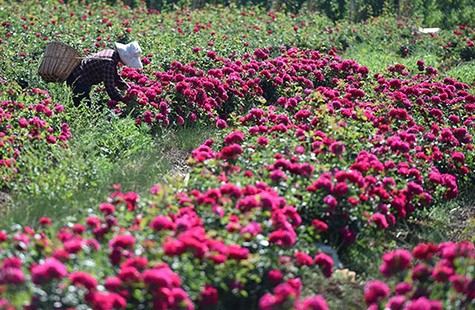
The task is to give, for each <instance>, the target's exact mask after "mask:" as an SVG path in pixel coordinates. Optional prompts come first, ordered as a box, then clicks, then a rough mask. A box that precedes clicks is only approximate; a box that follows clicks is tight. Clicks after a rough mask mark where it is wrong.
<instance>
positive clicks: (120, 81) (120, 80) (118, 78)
mask: <svg viewBox="0 0 475 310" xmlns="http://www.w3.org/2000/svg"><path fill="white" fill-rule="evenodd" d="M115 81H116V84H117V87H118V88H119V89H120V90H126V89H128V88H129V85H128V84H127V82H125V81H124V79H123V78H122V77H121V76H120V75H119V74H118V73H117V71H116V73H115Z"/></svg>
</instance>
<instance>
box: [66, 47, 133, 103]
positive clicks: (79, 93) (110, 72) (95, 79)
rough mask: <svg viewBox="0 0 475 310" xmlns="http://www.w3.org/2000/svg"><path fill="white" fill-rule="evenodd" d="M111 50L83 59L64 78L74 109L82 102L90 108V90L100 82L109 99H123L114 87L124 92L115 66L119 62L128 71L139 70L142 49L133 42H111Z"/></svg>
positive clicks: (124, 85) (125, 87)
mask: <svg viewBox="0 0 475 310" xmlns="http://www.w3.org/2000/svg"><path fill="white" fill-rule="evenodd" d="M115 47H116V48H115V49H107V50H103V51H100V52H99V53H96V54H93V55H91V56H90V57H87V58H85V59H83V60H82V61H81V63H80V64H79V65H78V66H77V67H76V69H74V71H73V72H72V73H71V74H70V75H69V77H68V78H67V80H66V84H67V85H68V86H70V87H71V88H72V91H73V102H74V105H75V106H76V107H78V106H79V105H80V104H81V102H82V101H83V100H85V103H86V105H87V106H90V105H91V97H90V92H91V87H92V85H96V84H99V83H101V82H104V86H105V88H106V91H107V94H108V95H109V97H110V98H111V99H112V100H115V101H123V99H124V97H123V96H122V95H121V94H120V93H119V92H118V91H117V89H116V88H115V87H116V85H117V87H118V88H119V89H120V90H126V89H127V88H128V85H127V83H126V82H125V81H124V80H123V79H122V78H121V77H120V76H119V74H118V72H117V69H118V64H119V62H120V63H122V64H124V65H126V66H127V67H129V68H133V69H142V62H141V61H140V54H141V53H142V49H141V48H140V46H139V44H138V43H137V42H136V41H134V42H131V43H129V44H121V43H115Z"/></svg>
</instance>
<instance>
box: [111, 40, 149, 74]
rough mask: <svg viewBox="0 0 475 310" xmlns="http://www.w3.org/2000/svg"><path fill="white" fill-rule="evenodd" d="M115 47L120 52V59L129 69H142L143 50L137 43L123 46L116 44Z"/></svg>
mask: <svg viewBox="0 0 475 310" xmlns="http://www.w3.org/2000/svg"><path fill="white" fill-rule="evenodd" d="M115 47H116V48H117V51H118V52H119V56H120V59H121V60H122V61H123V62H124V64H125V65H126V66H127V67H129V68H134V69H142V68H143V67H142V62H141V61H140V54H141V53H142V49H141V48H140V46H139V44H138V43H137V41H134V42H131V43H129V44H121V43H118V42H116V43H115Z"/></svg>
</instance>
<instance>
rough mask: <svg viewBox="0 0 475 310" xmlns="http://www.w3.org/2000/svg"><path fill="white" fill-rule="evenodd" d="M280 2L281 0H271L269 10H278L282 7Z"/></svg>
mask: <svg viewBox="0 0 475 310" xmlns="http://www.w3.org/2000/svg"><path fill="white" fill-rule="evenodd" d="M282 2H283V0H271V2H270V7H269V11H271V12H275V11H278V10H280V8H281V7H282Z"/></svg>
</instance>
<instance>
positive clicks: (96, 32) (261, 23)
mask: <svg viewBox="0 0 475 310" xmlns="http://www.w3.org/2000/svg"><path fill="white" fill-rule="evenodd" d="M33 10H34V11H35V12H36V14H35V15H29V14H28V13H27V12H30V11H33ZM416 24H417V21H416V20H406V19H401V20H397V19H395V18H392V17H379V18H375V19H372V20H369V21H366V22H365V23H363V24H346V23H342V24H336V25H335V24H333V23H332V22H331V21H330V20H328V19H327V18H324V17H322V16H318V15H316V14H308V13H300V14H284V13H280V12H276V13H268V12H266V11H261V10H259V9H257V8H256V9H255V10H249V9H242V10H241V9H237V8H222V7H216V8H213V7H208V8H207V9H206V10H202V11H190V10H188V9H185V8H184V9H181V10H178V11H175V12H158V11H155V10H148V9H146V8H145V7H139V8H136V9H134V10H131V9H130V8H128V7H127V6H123V7H119V6H110V5H106V4H103V3H100V2H98V3H94V4H90V5H83V4H81V3H76V2H74V3H69V4H61V3H57V2H56V1H46V2H43V3H41V4H40V3H37V2H32V1H24V2H22V3H18V5H16V6H15V8H13V9H12V10H11V11H10V12H9V13H8V15H5V16H4V20H2V21H1V26H0V50H1V51H2V55H4V57H5V58H4V59H2V61H0V71H1V72H2V76H5V77H10V78H9V79H10V80H11V81H14V80H17V81H19V82H20V84H21V85H28V84H29V85H30V86H33V87H40V85H39V83H40V82H39V77H37V76H35V73H36V69H37V67H38V63H39V61H40V59H41V55H42V51H43V50H44V47H45V44H46V43H47V42H49V41H51V40H59V41H62V42H65V43H68V44H70V45H72V46H74V47H76V48H77V49H78V50H79V51H81V52H83V53H84V54H85V55H88V54H91V53H93V52H96V51H98V50H100V49H103V48H106V47H109V48H111V47H113V42H115V41H121V42H126V41H127V42H128V41H130V40H131V38H134V39H138V41H139V42H140V43H141V45H142V46H143V49H144V51H146V53H147V54H149V58H151V59H152V60H155V61H154V62H152V64H151V65H150V67H152V69H157V68H158V67H159V66H162V69H164V70H166V69H168V68H169V67H170V65H171V63H172V62H174V61H179V62H182V63H190V62H192V61H197V62H198V63H199V65H200V67H202V69H205V70H207V69H209V68H211V67H212V66H213V63H212V62H208V61H206V60H204V58H203V57H200V55H197V54H196V53H192V48H193V47H198V48H200V49H202V50H203V51H205V52H207V51H214V52H216V53H218V57H224V58H226V57H232V55H243V54H244V53H246V52H251V51H253V50H255V49H257V48H261V47H262V46H273V47H274V48H276V47H280V46H282V45H285V46H297V47H299V48H301V49H306V48H311V49H320V50H330V49H332V48H336V49H338V50H340V51H341V50H345V49H346V48H347V47H349V46H355V45H358V44H360V43H368V44H369V45H370V46H373V47H376V48H378V47H380V46H382V48H383V49H384V50H385V51H386V52H399V53H400V54H401V55H407V54H410V53H412V52H413V51H414V50H415V49H420V50H430V51H431V52H432V53H433V54H436V55H438V56H439V57H451V58H454V59H460V58H462V59H465V60H470V59H473V56H474V53H475V52H474V51H475V47H474V46H473V43H474V34H473V33H474V28H473V25H461V26H460V27H458V28H456V29H452V30H442V31H441V32H439V33H437V34H433V35H425V34H421V33H420V32H418V30H416V29H417V27H416V26H415V25H416ZM236 34H239V35H236ZM162 69H161V70H162ZM13 72H14V73H15V74H12V75H10V73H13ZM14 77H15V78H14Z"/></svg>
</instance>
